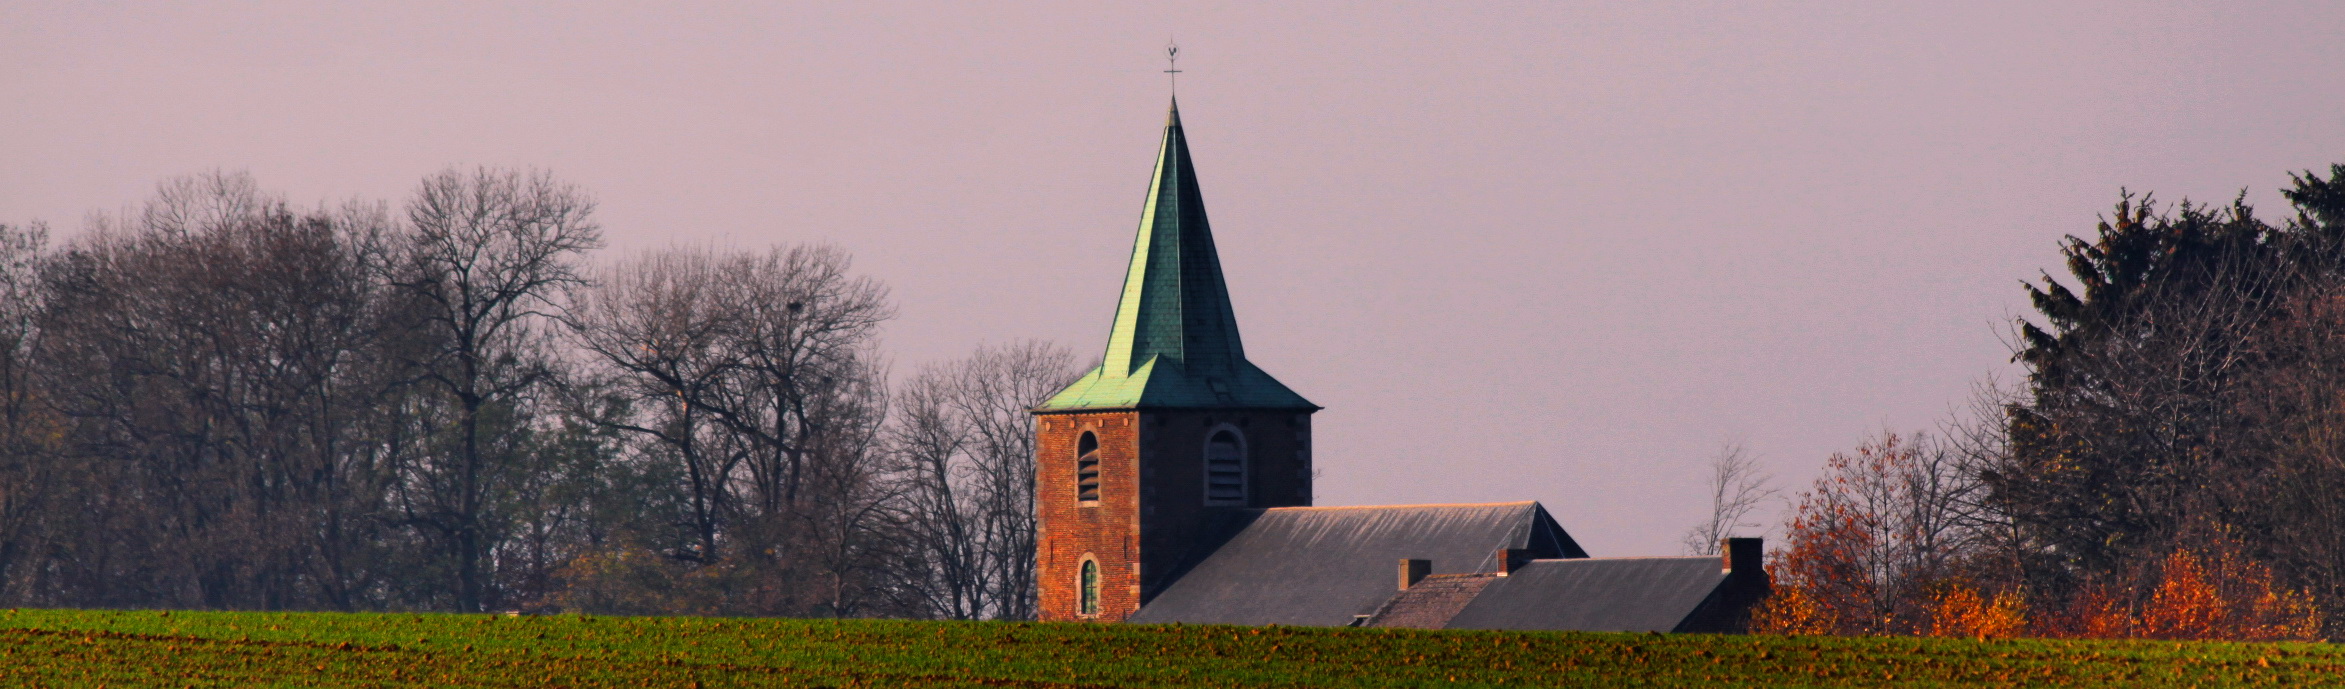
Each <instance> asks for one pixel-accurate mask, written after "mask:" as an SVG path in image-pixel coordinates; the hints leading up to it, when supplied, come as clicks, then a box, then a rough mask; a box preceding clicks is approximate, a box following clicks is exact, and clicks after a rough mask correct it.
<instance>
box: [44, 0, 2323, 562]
mask: <svg viewBox="0 0 2345 689" xmlns="http://www.w3.org/2000/svg"><path fill="white" fill-rule="evenodd" d="M776 4H777V3H766V2H756V3H741V4H739V5H719V4H699V3H692V4H683V3H627V4H624V5H614V6H609V7H593V6H591V3H583V2H573V3H558V4H557V3H547V4H546V5H544V6H513V5H496V4H494V3H486V2H477V1H467V2H447V3H424V2H396V3H372V4H370V3H358V2H330V3H318V2H238V3H219V4H191V3H169V4H165V3H95V2H73V3H53V4H52V3H27V2H21V1H19V0H0V222H6V223H12V224H13V223H20V222H25V221H30V220H47V221H49V222H50V223H51V224H52V225H53V226H55V227H56V229H57V230H58V231H59V232H60V233H61V234H65V235H71V234H73V233H74V232H76V231H78V230H79V228H80V227H81V225H82V219H83V217H84V216H85V215H86V214H87V213H88V212H90V211H92V210H97V209H112V208H118V207H121V206H123V205H125V204H129V203H133V202H137V201H139V200H141V199H144V198H146V197H147V196H148V195H150V194H151V193H152V191H153V189H154V187H155V184H156V183H157V182H158V181H160V180H162V179H165V178H168V177H172V176H176V175H183V174H187V173H192V172H198V171H203V170H209V169H214V168H221V169H230V170H238V169H241V170H249V171H251V172H252V173H253V174H254V175H255V176H257V177H258V178H259V179H260V181H261V183H262V184H263V185H264V186H268V187H270V188H273V189H276V190H279V191H281V192H283V193H285V194H287V195H288V196H290V197H291V198H293V199H295V200H296V201H298V202H302V203H314V202H325V201H338V200H342V199H347V198H351V197H365V198H379V199H399V198H403V197H405V196H406V195H407V194H408V193H409V191H410V190H411V189H412V187H413V185H414V183H415V181H416V180H417V179H419V178H420V177H422V176H423V175H425V174H427V173H430V172H433V171H435V170H438V169H441V168H443V167H446V166H449V165H465V166H469V165H478V164H488V165H507V166H536V167H542V168H545V169H549V170H552V171H553V172H555V173H556V174H557V175H560V176H562V177H564V178H567V179H569V180H571V181H574V182H576V183H578V184H580V185H582V186H585V187H587V188H588V189H590V190H592V191H593V192H594V193H595V194H596V195H597V196H598V197H599V198H600V199H601V202H602V209H601V218H602V221H603V222H604V224H605V226H606V228H607V233H608V238H609V240H610V244H611V249H609V253H614V254H615V253H618V252H628V251H639V250H644V249H648V248H658V247H663V246H668V245H671V244H691V245H714V246H719V247H739V248H749V249H755V248H762V247H765V246H769V245H774V244H787V243H799V242H829V243H834V244H837V245H839V246H842V247H844V248H846V249H848V250H849V251H851V252H852V253H853V254H854V255H855V256H856V257H857V259H858V261H859V263H858V265H859V267H860V268H861V269H863V270H865V271H868V272H869V273H870V274H872V275H875V276H877V277H879V278H881V279H883V280H885V281H886V282H887V283H888V284H889V285H891V286H892V287H893V288H894V293H895V298H896V300H897V301H898V303H899V304H900V305H901V310H902V317H901V318H899V319H898V320H897V321H895V322H894V323H893V324H891V325H890V326H889V329H888V350H889V351H890V353H891V356H892V357H893V360H894V362H895V370H896V371H898V375H903V374H905V373H908V372H910V371H911V370H913V369H915V368H917V367H918V366H919V365H921V364H922V363H925V362H932V361H938V360H942V359H946V358H951V357H955V356H960V355H962V354H964V353H966V352H968V351H969V350H970V349H971V348H973V347H975V346H977V345H978V344H980V343H995V342H1006V341H1011V340H1017V339H1021V338H1039V339H1046V340H1051V341H1055V342H1059V343H1063V344H1066V345H1068V346H1070V347H1073V348H1075V349H1076V350H1078V351H1079V352H1081V353H1082V354H1084V355H1085V356H1086V358H1088V357H1089V356H1092V355H1094V354H1095V353H1096V352H1097V350H1099V349H1101V348H1102V347H1104V345H1105V338H1106V334H1107V328H1108V324H1109V320H1110V318H1111V316H1112V315H1113V309H1114V304H1115V299H1116V290H1117V288H1118V287H1119V285H1120V281H1121V278H1122V275H1123V270H1124V261H1125V260H1126V259H1127V258H1128V257H1129V247H1130V242H1131V239H1132V233H1133V230H1134V227H1135V224H1136V222H1137V220H1138V218H1139V214H1140V203H1141V197H1142V194H1143V192H1144V191H1145V187H1146V184H1147V181H1148V173H1149V169H1150V164H1151V162H1152V156H1153V155H1154V154H1155V150H1154V149H1155V145H1156V142H1157V137H1158V135H1159V131H1158V128H1159V127H1160V126H1161V124H1162V122H1163V109H1164V106H1165V101H1166V95H1167V93H1166V83H1165V75H1164V74H1161V73H1160V70H1162V69H1164V64H1163V60H1162V54H1161V53H1162V48H1163V46H1164V44H1165V42H1166V40H1167V39H1168V38H1177V39H1178V40H1179V42H1180V45H1181V49H1182V50H1181V56H1182V60H1181V68H1182V69H1183V70H1185V72H1184V73H1183V74H1182V75H1181V82H1180V96H1181V103H1182V116H1183V121H1184V124H1186V125H1187V127H1188V132H1189V141H1190V145H1191V148H1192V151H1193V152H1194V153H1195V156H1196V162H1197V166H1198V170H1199V177H1200V180H1201V183H1202V185H1203V191H1204V194H1205V199H1206V201H1207V207H1208V209H1209V211H1210V213H1211V215H1212V218H1213V221H1214V222H1213V225H1214V229H1215V231H1216V232H1217V235H1216V239H1217V241H1218V242H1219V244H1220V249H1221V257H1222V261H1223V267H1224V270H1225V272H1226V273H1227V275H1228V279H1229V285H1230V290H1231V294H1232V298H1233V299H1234V300H1235V302H1236V309H1237V315H1238V319H1239V323H1240V325H1241V327H1242V329H1243V332H1244V336H1245V340H1246V350H1247V353H1248V355H1249V356H1251V357H1252V358H1253V359H1254V360H1255V362H1256V363H1257V364H1259V365H1260V366H1262V367H1263V368H1264V369H1265V370H1268V371H1270V372H1271V373H1272V374H1273V375H1276V376H1278V377H1279V378H1281V379H1282V380H1284V381H1286V382H1287V384H1288V385H1289V386H1291V387H1293V388H1294V389H1295V390H1297V391H1299V392H1301V393H1302V394H1303V395H1304V396H1306V397H1309V398H1310V399H1311V400H1313V401H1315V402H1317V403H1319V404H1321V405H1324V406H1326V407H1327V410H1326V411H1324V412H1321V413H1320V414H1319V416H1318V421H1317V423H1318V433H1317V436H1316V437H1317V439H1318V446H1317V461H1318V465H1319V467H1320V469H1321V470H1322V472H1323V475H1322V477H1321V479H1320V484H1319V495H1318V498H1319V502H1320V504H1367V503H1404V502H1474V501H1501V500H1521V499H1537V500H1541V501H1544V502H1545V503H1546V504H1547V506H1548V508H1549V509H1550V510H1552V511H1553V512H1554V513H1555V516H1556V517H1557V518H1558V519H1559V520H1561V521H1562V522H1563V524H1564V526H1565V528H1567V529H1569V530H1570V531H1571V533H1572V534H1573V535H1574V536H1576V537H1577V538H1578V539H1579V540H1580V542H1581V543H1582V544H1584V545H1585V546H1586V547H1587V548H1588V550H1589V551H1590V552H1591V553H1593V554H1596V555H1599V556H1611V555H1639V554H1666V553H1671V552H1674V551H1675V550H1676V547H1677V546H1676V540H1677V536H1678V535H1679V534H1680V533H1681V532H1682V531H1683V530H1684V529H1685V528H1686V527H1687V526H1688V525H1690V524H1692V523H1694V522H1696V521H1699V520H1700V519H1701V518H1702V517H1703V511H1704V509H1705V502H1704V497H1703V495H1702V486H1701V481H1702V464H1703V461H1704V460H1705V458H1706V457H1707V456H1709V455H1711V454H1713V453H1714V452H1715V451H1716V449H1717V447H1718V446H1719V445H1720V444H1721V443H1724V442H1728V441H1740V442H1743V443H1745V444H1747V445H1748V446H1749V447H1750V448H1751V449H1753V450H1755V451H1757V452H1759V453H1760V454H1762V455H1763V456H1764V457H1765V460H1766V462H1767V464H1768V466H1769V467H1771V468H1772V469H1773V470H1774V471H1775V472H1776V473H1777V475H1778V477H1779V480H1780V481H1781V483H1782V484H1784V485H1785V486H1786V487H1787V488H1797V487H1800V486H1804V485H1805V484H1806V482H1807V481H1809V480H1811V479H1812V478H1813V477H1814V476H1815V474H1816V470H1817V467H1818V466H1819V465H1820V464H1821V463H1822V461H1823V459H1824V458H1825V456H1826V455H1828V454H1829V453H1831V452H1833V451H1835V450H1839V449H1845V448H1848V447H1851V446H1853V445H1854V444H1855V443H1857V442H1858V441H1859V440H1860V439H1862V438H1863V437H1864V436H1865V435H1866V434H1867V433H1870V432H1875V431H1878V430H1881V429H1884V428H1889V429H1914V428H1923V427H1928V426H1931V425H1933V424H1935V423H1937V422H1939V421H1940V420H1941V419H1943V418H1944V417H1945V416H1946V414H1947V412H1948V411H1949V410H1950V409H1951V408H1952V407H1954V406H1956V405H1958V404H1960V403H1961V401H1962V399H1963V398H1964V396H1965V395H1966V394H1967V391H1968V389H1969V387H1970V386H1971V385H1973V384H1974V382H1976V381H1978V380H1980V379H1981V378H1982V377H1983V376H1987V375H1990V374H1999V375H2003V376H2005V377H2007V378H2008V377H2010V376H2011V375H2012V374H2013V369H2012V368H2011V367H2010V365H2009V364H2008V363H2007V359H2008V350H2007V349H2006V346H2005V344H2004V343H2003V339H2004V338H2003V337H2002V335H2003V334H2004V333H2005V332H2007V329H2008V324H2009V323H2010V321H2011V319H2012V318H2015V317H2018V316H2020V315H2022V312H2023V311H2024V309H2025V308H2026V305H2025V300H2024V299H2023V295H2022V292H2021V291H2020V282H2021V281H2022V280H2023V279H2027V278H2030V277H2033V276H2035V275H2036V274H2037V273H2038V271H2040V270H2043V269H2046V268H2054V269H2057V267H2058V255H2057V253H2056V249H2057V241H2058V239H2059V238H2060V237H2061V236H2062V235H2064V234H2069V233H2082V232H2088V231H2090V229H2091V227H2092V223H2093V222H2094V220H2095V217H2096V215H2098V214H2099V213H2101V212H2103V211H2105V209H2107V208H2108V207H2109V205H2110V204H2111V203H2113V202H2114V201H2115V200H2116V198H2117V192H2118V189H2119V188H2120V187H2130V188H2132V189H2134V190H2137V191H2155V192H2157V193H2158V195H2159V197H2160V198H2161V199H2168V200H2178V199H2181V198H2183V197H2185V196H2187V197H2190V198H2192V199H2197V200H2207V201H2221V200H2228V199H2229V198H2230V197H2231V196H2232V195H2234V194H2237V193H2239V192H2240V191H2241V190H2242V189H2245V190H2246V191H2247V194H2248V198H2249V199H2250V200H2251V201H2253V202H2255V203H2257V204H2258V205H2259V206H2261V207H2262V208H2264V209H2265V211H2266V213H2267V215H2278V214H2279V211H2280V210H2281V209H2282V208H2283V204H2281V203H2280V200H2279V197H2278V194H2277V189H2278V188H2279V187H2280V186H2282V185H2284V184H2285V183H2286V182H2287V173H2288V172H2289V171H2291V170H2303V169H2306V168H2313V167H2320V168H2323V169H2325V168H2326V166H2327V165H2329V164H2331V163H2337V162H2345V70H2341V69H2340V68H2341V67H2345V40H2339V37H2340V36H2345V4H2340V3H2335V2H2302V3H2233V2H2223V3H2213V2H2210V3H2202V4H2192V5H2185V4H2174V3H2085V2H2041V1H2040V0H2031V1H2028V2H2015V3H1993V2H1960V3H1880V2H1850V3H1845V4H1808V3H1789V2H1778V3H1717V4H1714V5H1713V4H1708V3H1700V4H1696V3H1619V2H1532V3H1519V4H1518V5H1517V6H1505V4H1504V3H1495V2H1492V3H1425V4H1421V5H1414V6H1400V5H1397V4H1392V3H1372V4H1371V3H1358V4H1355V3H1344V4H1305V3H1230V4H1227V5H1210V4H1186V3H1170V2H1155V3H1147V4H1141V5H1120V6H1118V5H1110V4H1105V3H1095V2H1073V3H1064V4H1058V5H1049V4H1045V3H936V4H913V3H903V4H893V5H889V6H887V7H879V8H874V7H873V6H874V5H877V3H837V4H836V6H837V7H838V8H839V9H820V8H793V7H775V6H774V5H776Z"/></svg>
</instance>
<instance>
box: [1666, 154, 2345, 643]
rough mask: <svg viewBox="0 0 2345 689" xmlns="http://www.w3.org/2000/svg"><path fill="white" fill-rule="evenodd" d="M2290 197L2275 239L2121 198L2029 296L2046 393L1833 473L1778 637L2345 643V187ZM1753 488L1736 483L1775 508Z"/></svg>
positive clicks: (2024, 386) (1884, 438) (2303, 182)
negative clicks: (2062, 273)
mask: <svg viewBox="0 0 2345 689" xmlns="http://www.w3.org/2000/svg"><path fill="white" fill-rule="evenodd" d="M2291 179H2292V184H2291V186H2290V187H2289V188H2287V189H2285V190H2284V192H2283V195H2284V197H2285V198H2286V199H2287V201H2288V203H2289V205H2290V209H2289V210H2290V211H2291V212H2290V213H2289V214H2288V215H2287V216H2286V217H2283V218H2280V219H2278V220H2276V221H2274V220H2267V219H2265V218H2263V217H2259V216H2258V215H2257V214H2256V211H2255V209H2254V208H2251V207H2250V206H2248V205H2247V204H2246V203H2245V201H2244V198H2245V196H2244V194H2242V195H2241V197H2239V198H2238V199H2235V200H2233V201H2232V202H2231V203H2229V204H2226V205H2201V204H2194V203H2191V202H2188V201H2185V202H2183V203H2181V204H2178V205H2172V206H2166V205H2161V204H2158V203H2157V202H2156V201H2155V200H2154V199H2153V198H2152V197H2151V196H2148V195H2142V196H2138V197H2137V196H2134V195H2132V194H2123V193H2121V194H2120V197H2119V200H2118V202H2117V204H2116V205H2115V207H2114V209H2113V210H2112V211H2111V212H2110V213H2109V214H2108V215H2106V216H2104V217H2103V220H2102V222H2101V223H2100V224H2099V225H2098V227H2097V228H2095V231H2094V232H2092V233H2090V234H2089V235H2087V236H2083V237H2076V236H2071V237H2069V238H2067V239H2066V240H2065V241H2064V242H2063V243H2062V246H2061V253H2062V255H2063V256H2064V258H2065V259H2066V263H2067V266H2066V267H2067V272H2068V276H2067V278H2066V279H2065V280H2063V279H2057V278H2054V277H2052V276H2050V275H2049V274H2046V275H2043V276H2041V277H2040V278H2039V279H2037V280H2034V281H2031V282H2029V283H2028V284H2027V285H2026V290H2027V293H2028V296H2029V297H2030V299H2031V301H2032V303H2033V306H2034V309H2035V313H2034V314H2033V315H2032V317H2030V318H2023V319H2021V320H2020V321H2019V322H2018V323H2016V324H2015V326H2014V330H2013V335H2014V336H2013V337H2012V338H2011V342H2012V345H2013V346H2012V356H2013V360H2014V361H2016V362H2018V363H2019V364H2020V365H2021V366H2022V367H2023V369H2024V370H2025V372H2026V378H2025V380H2024V381H2020V382H2019V383H2018V384H2016V385H2011V386H2002V385H1996V384H1993V383H1989V384H1986V385H1982V386H1981V389H1980V392H1979V394H1978V395H1977V397H1976V399H1974V400H1973V403H1972V404H1970V405H1968V409H1967V410H1966V411H1965V412H1964V413H1961V414H1958V415H1956V416H1955V418H1953V419H1952V420H1950V421H1948V422H1946V423H1945V424H1942V427H1940V428H1938V429H1934V430H1933V431H1931V432H1922V433H1908V434H1887V433H1884V434H1881V435H1877V436H1875V437H1873V438H1869V439H1867V440H1866V441H1865V442H1864V443H1862V444H1861V445H1860V446H1859V447H1857V448H1856V449H1854V450H1852V451H1850V452H1846V453H1841V454H1836V455H1834V456H1832V457H1831V458H1829V460H1828V462H1827V464H1826V467H1825V471H1824V472H1823V476H1822V477H1821V478H1819V479H1818V480H1817V481H1816V482H1815V483H1814V484H1813V485H1811V486H1810V487H1809V488H1808V489H1807V490H1804V491H1801V492H1799V493H1798V495H1797V496H1796V498H1795V501H1794V508H1793V510H1792V512H1791V516H1790V518H1789V520H1788V522H1787V523H1786V524H1785V525H1784V526H1783V531H1784V535H1785V539H1784V541H1785V543H1784V545H1783V547H1781V548H1780V549H1779V550H1778V551H1777V553H1776V557H1775V562H1774V565H1773V567H1772V569H1771V571H1772V572H1773V573H1774V575H1775V578H1776V582H1777V585H1778V595H1776V596H1775V597H1774V598H1772V599H1771V600H1770V601H1769V602H1767V603H1766V604H1764V605H1763V606H1762V608H1761V610H1760V615H1759V625H1760V626H1761V627H1762V628H1764V629H1768V630H1772V631H1778V632H1786V633H1838V634H1943V635H1959V636H2011V635H2022V634H2025V635H2041V636H2088V637H2135V638H2173V639H2192V638H2228V639H2318V638H2334V637H2336V636H2338V635H2340V633H2345V165H2338V166H2332V167H2331V168H2330V169H2329V170H2328V172H2327V174H2326V175H2322V174H2319V173H2316V172H2305V173H2302V174H2295V175H2291ZM1721 465H1723V462H1721ZM1748 475H1749V474H1748V472H1745V473H1744V474H1740V475H1738V476H1739V477H1743V478H1744V480H1743V482H1742V483H1740V484H1732V485H1736V486H1742V488H1741V490H1743V491H1745V492H1748V491H1751V490H1756V489H1755V488H1751V487H1749V486H1752V485H1757V484H1754V483H1752V482H1751V481H1749V480H1748V479H1747V477H1748ZM1713 484H1714V485H1728V484H1725V483H1721V482H1720V481H1713ZM1721 494H1722V495H1724V494H1727V493H1721ZM1721 504H1725V503H1723V502H1722V503H1721Z"/></svg>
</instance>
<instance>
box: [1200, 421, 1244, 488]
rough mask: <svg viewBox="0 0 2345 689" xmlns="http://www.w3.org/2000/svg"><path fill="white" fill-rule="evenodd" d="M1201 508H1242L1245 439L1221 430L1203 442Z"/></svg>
mask: <svg viewBox="0 0 2345 689" xmlns="http://www.w3.org/2000/svg"><path fill="white" fill-rule="evenodd" d="M1205 504H1207V505H1219V506H1229V505H1244V504H1246V439H1245V437H1244V436H1241V435H1239V434H1238V429H1235V428H1231V427H1228V426H1223V427H1221V428H1218V429H1215V430H1214V431H1213V435H1211V436H1209V437H1207V438H1206V440H1205Z"/></svg>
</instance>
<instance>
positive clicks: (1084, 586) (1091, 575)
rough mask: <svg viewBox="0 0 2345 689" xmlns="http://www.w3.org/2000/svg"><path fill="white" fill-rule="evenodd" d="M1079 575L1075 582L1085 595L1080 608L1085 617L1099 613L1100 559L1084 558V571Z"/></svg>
mask: <svg viewBox="0 0 2345 689" xmlns="http://www.w3.org/2000/svg"><path fill="white" fill-rule="evenodd" d="M1077 576H1078V577H1080V578H1079V579H1077V580H1076V582H1075V584H1076V586H1077V589H1076V590H1078V591H1082V596H1083V598H1082V602H1081V603H1080V604H1079V605H1078V610H1080V611H1081V612H1082V614H1083V616H1084V617H1090V616H1093V615H1097V614H1099V561H1098V560H1093V559H1091V558H1089V557H1085V558H1083V573H1082V574H1079V575H1077Z"/></svg>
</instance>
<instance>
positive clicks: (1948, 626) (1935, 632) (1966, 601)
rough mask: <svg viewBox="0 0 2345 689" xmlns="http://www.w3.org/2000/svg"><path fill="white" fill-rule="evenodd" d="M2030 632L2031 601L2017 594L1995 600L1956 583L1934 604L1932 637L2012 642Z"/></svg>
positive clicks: (1999, 595) (2003, 594)
mask: <svg viewBox="0 0 2345 689" xmlns="http://www.w3.org/2000/svg"><path fill="white" fill-rule="evenodd" d="M2026 632H2027V601H2026V600H2025V599H2023V598H2021V597H2020V595H2019V593H2018V592H2017V591H2003V592H2000V593H1996V594H1995V595H1994V596H1993V597H1991V598H1990V597H1988V596H1986V595H1984V594H1982V593H1981V592H1980V591H1979V589H1978V588H1977V587H1975V586H1971V585H1969V584H1967V583H1963V582H1953V583H1950V584H1947V585H1946V586H1944V587H1942V588H1941V589H1940V590H1939V591H1938V593H1937V595H1935V596H1932V597H1931V600H1930V632H1929V633H1930V636H1948V637H1967V638H1973V639H1979V640H1982V641H1984V640H1987V639H2008V638H2011V637H2015V636H2020V635H2022V634H2024V633H2026Z"/></svg>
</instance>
